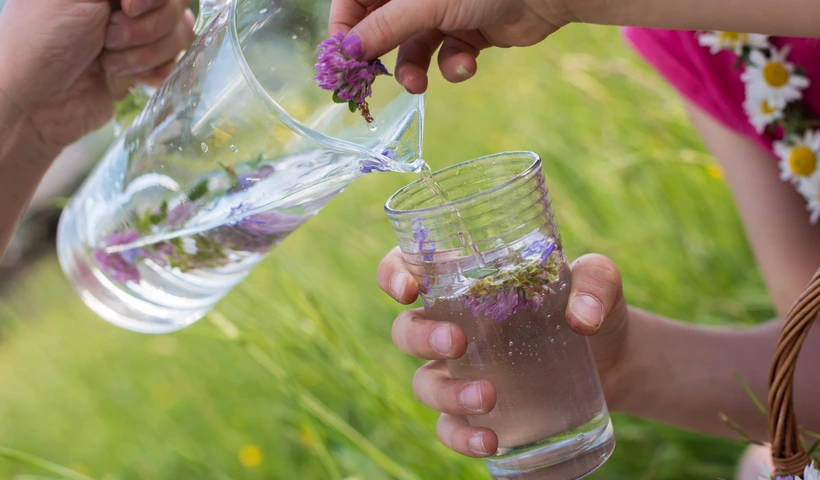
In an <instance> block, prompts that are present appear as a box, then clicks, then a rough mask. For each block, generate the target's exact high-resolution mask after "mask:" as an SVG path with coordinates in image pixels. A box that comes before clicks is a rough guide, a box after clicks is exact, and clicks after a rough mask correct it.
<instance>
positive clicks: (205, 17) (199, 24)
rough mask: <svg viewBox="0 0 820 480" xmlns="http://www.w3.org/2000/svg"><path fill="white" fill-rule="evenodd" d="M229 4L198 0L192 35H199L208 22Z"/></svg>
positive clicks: (218, 1) (227, 0)
mask: <svg viewBox="0 0 820 480" xmlns="http://www.w3.org/2000/svg"><path fill="white" fill-rule="evenodd" d="M229 3H231V0H199V15H198V16H197V17H196V23H195V24H194V33H195V34H197V35H199V34H201V33H202V31H203V30H204V29H205V26H206V25H208V22H210V21H211V19H212V18H213V17H214V16H215V15H216V14H217V13H218V12H219V11H220V10H222V8H223V7H225V6H226V5H228V4H229Z"/></svg>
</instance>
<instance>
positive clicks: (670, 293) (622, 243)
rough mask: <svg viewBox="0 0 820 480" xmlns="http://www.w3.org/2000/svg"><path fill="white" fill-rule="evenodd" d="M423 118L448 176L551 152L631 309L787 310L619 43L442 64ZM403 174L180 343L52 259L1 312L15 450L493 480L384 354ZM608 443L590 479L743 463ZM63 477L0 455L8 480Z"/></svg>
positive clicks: (703, 313)
mask: <svg viewBox="0 0 820 480" xmlns="http://www.w3.org/2000/svg"><path fill="white" fill-rule="evenodd" d="M427 105H428V107H427V119H426V121H427V124H426V139H425V158H426V159H427V160H428V161H429V163H430V164H431V165H432V167H433V168H434V169H439V168H443V167H445V166H447V165H450V164H452V163H455V162H458V161H462V160H466V159H469V158H473V157H476V156H481V155H486V154H489V153H495V152H499V151H504V150H521V149H527V150H533V151H535V152H537V153H539V154H540V155H542V156H543V158H544V171H545V173H546V175H547V181H548V184H549V187H550V190H551V194H552V199H553V202H554V209H555V212H556V215H557V219H558V222H559V226H560V230H561V232H562V234H563V237H564V245H565V246H566V248H567V250H568V253H569V254H570V255H571V256H572V257H576V256H578V255H581V254H583V253H586V252H600V253H603V254H606V255H608V256H610V257H611V258H613V259H614V260H615V261H616V262H617V263H618V265H619V266H620V268H621V270H622V272H623V277H624V283H625V290H626V295H627V297H628V299H629V301H630V302H631V303H632V304H634V305H637V306H639V307H642V308H647V309H651V310H654V311H657V312H660V313H662V314H666V315H669V316H672V317H675V318H679V319H682V320H684V321H691V322H698V323H704V324H735V325H736V324H751V323H755V322H759V321H761V320H764V319H767V318H769V317H770V316H772V309H771V305H770V301H769V298H768V296H767V294H766V292H765V290H764V288H763V286H762V282H761V280H760V278H759V274H758V271H757V270H756V268H755V266H754V263H753V260H752V257H751V255H750V253H749V249H748V247H747V244H746V241H745V239H744V236H743V233H742V230H741V227H740V224H739V221H738V218H737V213H736V211H735V208H734V206H733V204H732V201H731V199H730V196H729V194H728V191H727V189H726V186H725V184H724V183H723V181H722V180H721V179H720V176H719V174H718V170H717V168H716V167H715V166H714V164H713V163H712V160H711V159H710V157H709V156H708V155H707V154H706V153H705V151H704V149H703V146H702V145H701V143H700V141H699V139H698V138H697V137H696V135H695V134H694V133H693V131H692V130H691V128H690V127H689V125H688V124H687V121H686V119H685V116H684V113H683V110H682V108H681V105H680V104H679V101H678V99H677V98H676V96H675V94H674V93H673V92H672V90H671V89H670V88H669V87H668V86H666V85H665V84H664V83H663V82H662V81H661V80H660V79H659V77H657V76H656V75H655V74H654V73H653V72H652V71H651V70H649V69H648V68H647V67H646V66H645V65H644V64H643V63H642V62H641V61H640V60H639V59H638V58H637V57H636V56H634V55H633V54H632V53H631V52H630V51H629V50H628V49H627V47H626V46H625V45H624V44H623V42H622V41H621V40H620V38H619V34H618V32H617V30H615V29H611V28H603V27H590V26H571V27H569V28H566V29H564V30H562V31H561V32H559V33H558V34H556V35H555V36H554V37H553V38H552V39H550V40H549V41H547V42H545V43H543V44H541V45H539V46H537V47H532V48H528V49H512V50H506V51H500V50H499V51H493V52H485V53H483V54H482V55H481V58H480V70H479V73H478V75H477V76H476V77H475V78H474V79H472V80H470V81H469V82H467V83H465V84H462V85H456V86H453V85H449V84H446V83H445V82H444V81H442V80H441V79H440V78H439V75H438V74H437V73H436V74H435V75H434V79H433V81H432V85H431V88H430V92H429V96H428V103H427ZM410 180H412V178H411V177H410V176H406V175H400V174H376V175H370V176H368V177H365V178H363V179H361V180H358V181H357V182H355V183H354V184H353V185H351V186H350V187H349V188H348V189H347V191H345V192H344V193H343V194H342V195H340V196H339V197H337V198H336V199H334V200H333V201H332V202H331V203H330V204H329V205H328V206H327V207H326V208H325V209H324V210H323V211H322V212H321V213H320V214H319V216H318V217H316V218H314V219H312V220H311V221H309V222H308V223H307V224H306V225H305V226H304V227H302V228H301V229H299V230H298V231H297V232H295V233H294V234H293V235H292V236H291V237H290V238H289V239H288V240H286V241H285V243H284V244H283V245H281V247H280V248H278V249H277V250H276V251H274V252H273V253H272V254H271V255H270V256H269V257H268V258H267V260H266V261H265V262H264V263H263V264H261V265H260V266H259V267H257V269H256V270H255V271H254V272H253V273H252V275H251V276H250V277H249V278H248V279H247V280H246V281H245V282H244V283H243V284H241V285H240V286H239V287H237V288H236V289H235V290H234V292H233V293H231V294H230V295H229V297H228V298H227V299H225V300H224V301H223V302H221V303H220V304H219V305H218V307H217V308H216V310H215V313H214V314H213V315H210V316H209V317H207V318H206V319H204V320H202V321H200V322H199V323H198V324H196V325H194V326H193V327H191V328H188V329H186V330H184V331H182V332H180V333H177V334H173V335H165V336H145V335H139V334H136V333H130V332H127V331H124V330H120V329H118V328H115V327H113V326H111V325H109V324H107V323H106V322H104V321H102V320H100V319H99V318H97V317H95V316H94V315H93V314H92V313H91V312H90V311H89V310H88V309H87V308H86V307H85V306H84V305H83V304H82V303H81V302H80V301H79V300H78V298H77V297H76V296H75V295H74V293H73V291H72V289H71V286H70V285H69V284H68V283H67V281H66V280H65V279H64V278H63V276H62V274H61V272H60V269H59V267H58V266H57V263H56V260H55V259H54V258H48V259H46V260H44V261H42V262H40V263H38V264H37V265H35V266H34V267H32V268H31V269H30V270H29V271H28V272H27V273H26V275H24V276H23V277H21V280H20V281H19V282H17V284H16V285H15V287H14V288H13V290H11V291H10V292H9V294H8V295H7V296H5V297H4V298H2V299H0V445H3V446H5V447H11V448H14V449H18V450H21V451H24V452H27V453H29V454H32V455H36V456H38V457H42V458H45V459H48V460H50V461H53V462H56V463H58V464H61V465H65V466H67V467H70V468H71V469H73V470H74V471H76V472H80V473H81V474H84V475H87V476H89V477H92V478H95V479H110V480H114V479H151V480H166V479H167V480H179V479H222V480H224V479H226V478H232V479H288V480H290V479H308V480H312V479H350V480H352V479H362V480H379V479H388V478H401V479H425V480H426V479H468V478H479V479H481V478H488V477H487V475H486V473H485V470H484V466H483V463H482V462H481V461H480V460H472V459H467V458H463V457H460V456H458V455H456V454H454V453H452V452H450V451H448V450H447V449H446V448H444V447H443V446H441V445H440V444H439V443H438V441H437V440H436V436H435V432H434V424H435V420H436V418H437V415H436V413H435V412H433V411H431V410H429V409H427V408H426V407H423V406H422V405H420V404H419V403H418V402H417V401H416V400H415V399H414V397H413V395H412V392H411V388H410V380H411V377H412V374H413V371H414V370H415V369H416V368H417V367H418V366H419V365H420V364H421V362H420V361H418V360H416V359H413V358H409V357H407V356H405V355H403V354H401V353H400V352H398V350H396V349H395V347H393V345H392V343H391V341H390V326H391V323H392V320H393V318H394V317H395V315H396V314H397V313H398V312H399V311H400V310H401V307H400V306H399V305H397V304H395V303H393V302H392V301H391V300H389V299H388V298H387V296H386V295H384V294H383V293H381V292H380V291H379V290H378V289H377V287H376V285H375V281H374V274H375V270H376V265H377V264H378V261H379V260H380V258H381V256H382V255H383V254H384V253H385V252H386V251H387V250H388V249H389V248H391V246H392V245H393V244H394V241H393V236H392V232H391V231H390V228H389V225H388V223H387V221H386V218H385V215H384V214H383V211H382V205H383V202H384V200H385V199H386V198H387V197H388V196H389V195H390V193H392V192H393V191H394V190H396V189H397V188H398V187H400V186H402V185H403V184H405V183H407V182H408V181H410ZM694 352H695V350H694V347H693V354H694ZM697 394H698V392H692V395H697ZM715 414H717V412H715ZM615 431H616V436H617V442H618V445H617V447H616V450H615V453H614V455H613V457H612V458H611V460H609V462H608V463H607V464H606V466H605V467H604V468H603V469H602V470H600V471H599V472H598V473H596V474H594V475H593V477H592V478H599V479H613V480H620V479H624V480H626V479H656V480H662V479H696V478H698V479H699V478H704V479H713V478H716V477H719V476H722V477H726V478H731V476H732V471H733V468H734V463H735V461H736V458H737V456H738V454H739V453H740V452H741V450H742V445H740V444H739V443H737V442H732V441H727V440H716V439H711V438H708V437H703V436H699V435H696V434H692V433H687V432H683V431H680V430H677V429H672V428H667V427H661V426H657V425H653V424H649V423H647V422H643V421H640V420H636V419H631V418H626V417H622V416H618V415H616V416H615ZM249 446H250V447H249ZM243 447H245V449H246V450H248V448H250V449H251V450H253V449H258V451H259V452H260V453H261V458H259V459H258V460H259V461H258V462H253V461H252V462H250V464H249V463H248V461H247V460H246V462H245V463H246V465H243V463H242V462H241V461H240V456H239V452H240V450H241V449H242V448H243ZM7 456H8V455H7ZM12 456H13V455H12ZM254 463H258V465H256V466H247V465H252V464H254ZM59 477H60V475H58V474H56V473H53V472H52V473H50V472H48V471H47V470H44V469H41V468H38V467H36V466H33V465H31V464H30V462H29V463H27V462H20V461H15V460H12V459H10V458H5V459H4V458H2V452H0V478H3V479H5V478H11V479H34V478H59ZM78 478H79V477H78Z"/></svg>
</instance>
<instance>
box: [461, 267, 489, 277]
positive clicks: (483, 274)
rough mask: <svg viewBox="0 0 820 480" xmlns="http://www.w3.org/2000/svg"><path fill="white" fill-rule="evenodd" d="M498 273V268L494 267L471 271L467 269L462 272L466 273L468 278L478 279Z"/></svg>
mask: <svg viewBox="0 0 820 480" xmlns="http://www.w3.org/2000/svg"><path fill="white" fill-rule="evenodd" d="M496 273H498V270H496V269H494V268H477V269H475V270H470V271H467V272H461V274H462V275H464V276H465V277H467V278H476V279H478V278H484V277H488V276H490V275H493V274H496Z"/></svg>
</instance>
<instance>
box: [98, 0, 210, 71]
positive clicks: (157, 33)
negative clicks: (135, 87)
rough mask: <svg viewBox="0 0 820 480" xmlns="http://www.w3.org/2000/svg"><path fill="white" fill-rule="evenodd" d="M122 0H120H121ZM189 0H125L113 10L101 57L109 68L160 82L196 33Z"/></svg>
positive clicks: (109, 69) (106, 67)
mask: <svg viewBox="0 0 820 480" xmlns="http://www.w3.org/2000/svg"><path fill="white" fill-rule="evenodd" d="M117 1H119V0H117ZM189 4H190V2H189V1H187V0H122V10H121V11H117V12H114V13H112V14H111V18H110V19H109V21H108V28H107V29H106V34H105V46H104V51H103V53H102V55H101V57H100V60H101V64H102V67H103V69H104V70H105V71H107V72H109V73H111V74H114V75H133V76H134V78H136V79H137V80H138V81H140V82H141V83H145V84H148V85H152V86H159V84H161V83H162V81H163V80H164V79H165V77H167V76H168V74H169V73H171V70H172V69H173V67H174V65H175V64H176V56H177V55H178V54H179V52H180V51H181V50H182V49H184V48H185V47H186V46H187V45H188V42H189V41H190V40H191V37H192V36H193V26H194V14H193V13H191V11H190V10H189V9H188V8H187V7H188V5H189Z"/></svg>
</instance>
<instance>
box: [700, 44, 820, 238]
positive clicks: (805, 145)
mask: <svg viewBox="0 0 820 480" xmlns="http://www.w3.org/2000/svg"><path fill="white" fill-rule="evenodd" d="M698 43H699V44H700V45H701V46H703V47H708V48H709V50H710V52H711V53H712V54H716V53H718V52H721V51H724V50H727V51H730V52H733V53H734V54H735V55H736V56H737V67H738V68H742V69H743V72H742V73H741V75H740V79H741V80H742V81H743V84H744V86H745V89H746V98H745V100H744V102H743V110H744V111H745V112H746V116H747V117H748V119H749V123H751V124H752V126H753V127H754V128H755V130H756V131H757V133H763V132H764V131H766V130H770V131H775V130H776V129H777V128H778V127H779V128H781V129H782V131H783V139H782V140H778V141H775V142H774V143H773V144H772V147H773V150H774V153H775V155H777V158H778V159H779V163H780V172H781V174H780V178H781V179H782V180H784V181H787V182H790V183H791V184H792V185H794V186H795V188H796V189H797V191H798V192H799V193H800V194H801V195H803V198H804V199H805V200H806V208H807V210H808V211H809V212H810V217H809V218H810V221H811V223H817V221H818V220H820V170H819V169H818V156H820V130H818V129H817V127H818V126H820V122H819V121H818V119H817V118H816V117H815V116H813V115H812V114H811V113H810V112H808V111H807V109H806V108H805V106H804V105H803V104H802V102H801V100H802V99H803V90H805V89H806V87H808V86H809V79H808V78H807V77H806V74H805V72H804V71H803V70H802V69H801V68H800V67H799V66H795V65H794V64H793V63H791V62H789V61H788V55H789V52H790V50H789V46H788V45H787V46H785V47H783V48H777V47H776V46H774V45H772V44H771V42H770V41H769V37H768V36H767V35H758V34H752V33H739V32H720V31H708V32H701V33H699V34H698Z"/></svg>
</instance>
